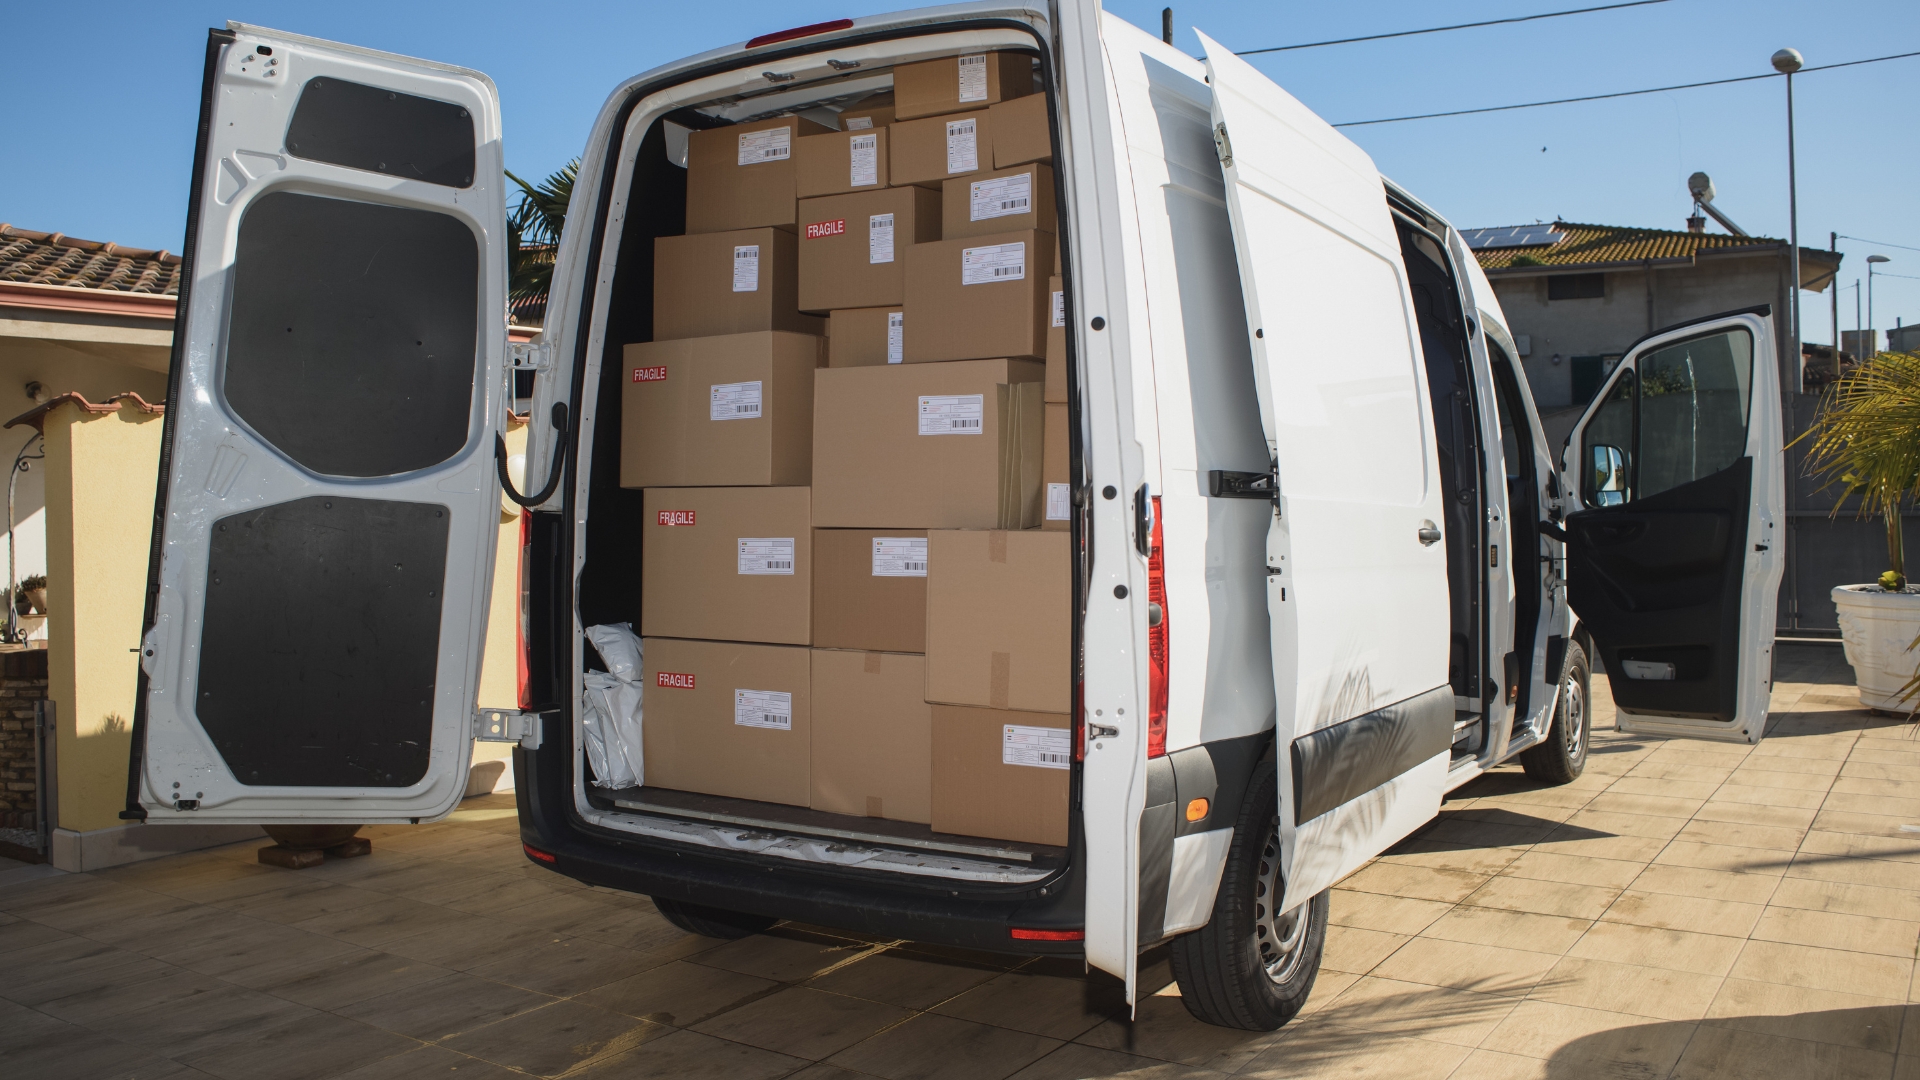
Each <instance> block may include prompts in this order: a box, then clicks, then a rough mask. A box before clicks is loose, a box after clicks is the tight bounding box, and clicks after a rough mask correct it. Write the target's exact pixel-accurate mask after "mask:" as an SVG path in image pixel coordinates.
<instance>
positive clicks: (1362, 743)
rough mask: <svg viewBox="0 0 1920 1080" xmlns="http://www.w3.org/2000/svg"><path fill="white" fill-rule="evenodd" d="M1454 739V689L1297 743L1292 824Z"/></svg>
mask: <svg viewBox="0 0 1920 1080" xmlns="http://www.w3.org/2000/svg"><path fill="white" fill-rule="evenodd" d="M1452 741H1453V688H1452V687H1451V686H1441V687H1436V688H1434V689H1432V690H1429V691H1427V692H1426V693H1424V694H1419V695H1416V696H1414V697H1410V698H1408V699H1407V700H1405V701H1402V702H1399V703H1397V704H1393V705H1389V706H1387V707H1386V708H1384V709H1375V710H1374V711H1373V712H1370V713H1365V714H1363V715H1360V716H1356V717H1354V718H1353V719H1351V720H1346V721H1343V722H1341V723H1338V724H1335V725H1333V726H1332V727H1328V728H1321V729H1320V730H1319V731H1316V732H1313V733H1312V734H1310V735H1303V736H1301V737H1300V738H1298V739H1295V740H1293V790H1294V792H1295V795H1296V799H1295V805H1296V807H1297V808H1298V809H1297V810H1296V811H1295V813H1294V823H1295V824H1300V823H1302V822H1307V821H1311V820H1313V819H1314V818H1317V817H1319V816H1320V815H1321V814H1324V813H1326V812H1327V811H1329V810H1332V809H1334V808H1335V807H1338V806H1340V805H1342V804H1344V803H1347V802H1350V801H1352V800H1353V799H1356V798H1359V797H1360V796H1361V795H1364V794H1366V793H1367V792H1369V791H1372V790H1373V789H1374V788H1377V787H1379V786H1380V785H1381V784H1384V783H1386V782H1387V781H1389V780H1391V779H1393V778H1394V777H1396V776H1399V775H1400V774H1401V773H1404V772H1406V771H1407V770H1408V769H1411V768H1413V767H1414V766H1415V765H1418V764H1420V763H1421V762H1423V761H1425V760H1427V759H1428V758H1430V757H1433V756H1434V755H1435V754H1439V753H1444V752H1445V751H1446V749H1447V747H1448V745H1449V744H1450V743H1451V742H1452Z"/></svg>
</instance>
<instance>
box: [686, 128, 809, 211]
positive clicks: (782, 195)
mask: <svg viewBox="0 0 1920 1080" xmlns="http://www.w3.org/2000/svg"><path fill="white" fill-rule="evenodd" d="M828 130H829V129H828V128H827V127H826V126H825V125H823V124H816V123H814V122H813V121H811V120H806V119H803V118H801V117H798V116H777V117H774V118H773V119H771V120H757V121H755V122H753V123H751V124H736V125H734V126H732V127H723V128H713V129H710V130H707V131H695V132H692V133H690V134H688V136H687V231H688V232H690V233H711V232H729V231H732V230H735V229H758V228H760V227H762V226H767V225H774V226H780V227H783V228H785V229H786V230H787V231H789V232H791V231H792V230H793V213H794V205H793V204H794V200H796V199H797V198H799V195H798V194H797V188H796V187H795V174H794V163H793V157H794V153H793V151H794V143H795V142H796V141H797V140H799V139H801V138H803V137H806V136H809V135H819V134H822V133H824V132H826V131H828Z"/></svg>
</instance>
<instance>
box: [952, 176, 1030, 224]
mask: <svg viewBox="0 0 1920 1080" xmlns="http://www.w3.org/2000/svg"><path fill="white" fill-rule="evenodd" d="M972 196H973V197H972V200H971V202H970V204H969V205H968V208H967V212H968V213H969V214H971V215H972V218H971V220H974V221H988V220H991V219H993V218H1000V217H1011V216H1013V215H1014V214H1026V213H1031V212H1032V211H1033V174H1032V173H1030V172H1023V173H1015V174H1014V175H1012V176H996V177H994V178H992V179H991V180H975V181H974V182H973V187H972Z"/></svg>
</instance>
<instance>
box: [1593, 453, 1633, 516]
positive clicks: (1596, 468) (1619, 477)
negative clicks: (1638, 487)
mask: <svg viewBox="0 0 1920 1080" xmlns="http://www.w3.org/2000/svg"><path fill="white" fill-rule="evenodd" d="M1587 452H1588V453H1589V454H1590V455H1592V461H1591V462H1590V467H1591V469H1592V472H1591V473H1590V474H1589V476H1588V480H1587V490H1588V491H1591V492H1592V493H1593V503H1594V505H1595V506H1619V505H1621V504H1623V503H1625V502H1626V501H1627V465H1626V455H1625V454H1622V453H1621V452H1620V448H1619V447H1617V446H1607V445H1605V444H1604V443H1603V444H1601V445H1598V446H1590V447H1588V448H1587Z"/></svg>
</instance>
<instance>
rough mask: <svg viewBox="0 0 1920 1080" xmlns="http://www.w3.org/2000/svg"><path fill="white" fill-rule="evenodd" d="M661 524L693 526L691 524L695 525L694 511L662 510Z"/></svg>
mask: <svg viewBox="0 0 1920 1080" xmlns="http://www.w3.org/2000/svg"><path fill="white" fill-rule="evenodd" d="M660 524H662V525H691V524H693V511H691V510H662V511H660Z"/></svg>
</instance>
